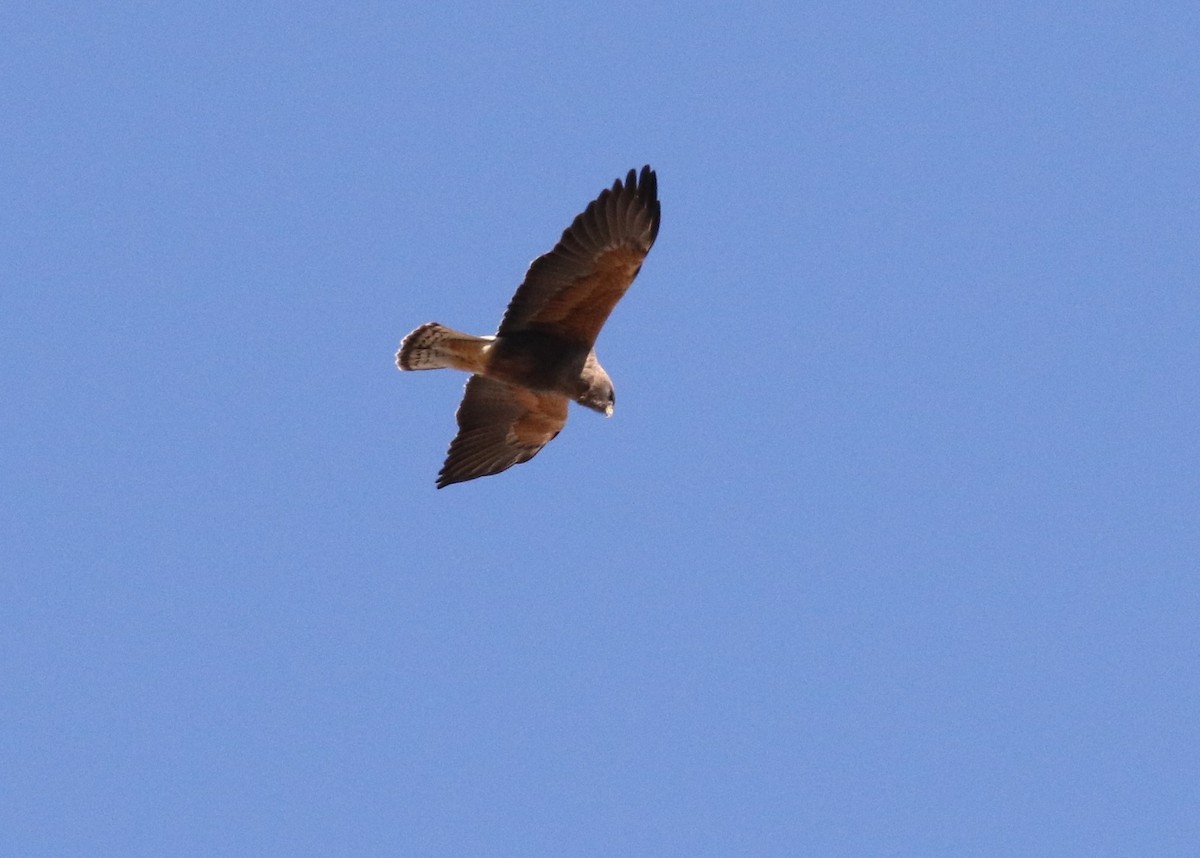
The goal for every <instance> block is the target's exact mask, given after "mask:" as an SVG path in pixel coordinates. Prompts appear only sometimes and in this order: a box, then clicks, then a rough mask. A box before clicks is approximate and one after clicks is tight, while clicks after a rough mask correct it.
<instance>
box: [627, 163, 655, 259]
mask: <svg viewBox="0 0 1200 858" xmlns="http://www.w3.org/2000/svg"><path fill="white" fill-rule="evenodd" d="M628 181H629V182H630V185H631V186H632V184H633V170H630V171H629V180H628ZM637 196H638V199H639V200H641V201H642V203H643V204H644V205H645V206H646V209H647V210H648V211H649V212H650V243H651V244H653V243H654V239H656V238H658V223H659V221H660V220H661V219H662V205H661V204H660V203H659V201H658V174H657V173H655V172H654V171H653V170H651V169H650V165H649V164H646V165H644V166H643V167H642V175H641V177H640V178H639V181H638V183H637Z"/></svg>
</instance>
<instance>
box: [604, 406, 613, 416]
mask: <svg viewBox="0 0 1200 858" xmlns="http://www.w3.org/2000/svg"><path fill="white" fill-rule="evenodd" d="M612 413H613V407H612V404H611V403H610V404H608V405H605V406H604V416H605V417H612Z"/></svg>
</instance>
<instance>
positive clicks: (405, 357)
mask: <svg viewBox="0 0 1200 858" xmlns="http://www.w3.org/2000/svg"><path fill="white" fill-rule="evenodd" d="M493 339H495V337H476V336H472V335H471V334H464V333H463V332H462V331H456V330H454V329H453V328H447V327H446V326H445V325H441V324H438V323H437V322H426V323H425V324H424V325H421V327H419V328H417V329H416V330H415V331H413V332H412V333H411V334H409V335H408V336H407V337H405V338H404V341H403V342H402V343H400V350H399V351H398V352H396V366H397V367H399V368H400V369H404V370H419V369H462V370H466V371H467V372H477V371H478V370H479V369H480V368H482V366H483V359H484V355H483V349H484V347H485V346H487V344H488V343H490V342H491V341H492V340H493Z"/></svg>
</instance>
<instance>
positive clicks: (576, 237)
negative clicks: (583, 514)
mask: <svg viewBox="0 0 1200 858" xmlns="http://www.w3.org/2000/svg"><path fill="white" fill-rule="evenodd" d="M659 214H660V212H659V202H658V179H657V177H656V176H655V174H654V171H653V170H651V169H650V167H649V166H645V167H642V170H641V174H640V175H639V174H638V173H637V171H635V170H630V171H629V175H627V176H626V177H625V181H624V182H622V181H621V180H620V179H617V181H615V182H613V186H612V187H611V188H606V189H604V190H603V191H601V192H600V196H598V197H596V199H594V200H593V201H592V202H590V203H589V204H588V206H587V208H586V209H584V210H583V213H582V214H580V215H579V216H578V217H576V218H575V220H574V221H573V222H572V223H571V225H570V226H569V227H567V229H566V230H564V231H563V234H562V238H561V239H559V242H558V244H556V245H555V246H554V249H553V250H551V251H550V252H549V253H546V254H544V255H542V256H539V257H538V258H537V259H535V260H534V261H533V262H532V264H530V266H529V270H528V271H526V272H525V280H524V281H523V282H522V283H521V285H520V286H519V287H517V291H516V293H515V294H514V295H513V297H512V301H510V302H509V305H508V309H507V310H506V311H505V313H504V318H503V319H501V321H500V328H499V329H498V330H497V331H496V334H495V336H491V337H476V336H472V335H471V334H464V333H462V332H461V331H456V330H454V329H452V328H448V327H446V326H445V325H441V324H438V323H437V322H429V323H428V324H424V325H421V327H419V328H417V329H416V330H415V331H413V332H412V333H411V334H409V335H408V336H407V337H405V338H404V341H403V342H402V343H401V344H400V350H399V351H398V352H396V366H397V367H399V368H400V369H402V370H419V369H443V368H447V367H448V368H450V369H460V370H465V371H466V372H469V373H471V377H470V378H469V379H467V386H466V391H465V392H464V394H463V398H462V403H461V404H460V405H459V406H458V414H457V419H458V434H457V435H456V436H455V437H454V440H453V441H451V442H450V450H449V452H448V453H447V454H446V462H445V464H444V465H442V470H441V471H440V472H439V473H438V479H437V487H438V488H439V489H440V488H444V487H446V486H448V485H450V484H452V483H461V482H464V481H466V480H473V479H476V478H477V477H486V476H490V475H492V474H498V473H500V472H501V471H504V470H507V469H508V468H511V467H512V466H513V465H517V464H520V463H521V462H528V461H529V460H530V459H532V458H533V457H534V456H535V455H537V453H538V451H539V450H541V449H542V448H543V447H545V446H546V445H547V444H548V443H550V441H552V440H553V439H554V437H555V436H556V435H558V433H559V431H560V430H561V429H562V428H563V425H564V424H565V423H566V422H567V403H568V402H570V401H575V402H578V403H579V404H580V405H583V406H586V407H587V408H591V409H592V410H593V411H599V412H600V413H601V414H603V415H604V416H606V417H611V416H612V413H613V404H614V402H615V401H616V399H615V397H614V395H613V384H612V380H611V379H610V378H609V377H608V373H606V372H605V371H604V367H602V366H600V362H599V361H598V360H596V350H595V345H596V337H597V335H598V334H599V333H600V329H601V328H602V327H603V326H604V322H605V320H607V319H608V315H609V313H611V312H612V309H613V307H614V306H616V303H617V301H619V300H620V299H621V296H622V295H624V294H625V290H627V289H628V288H629V285H630V284H631V283H633V279H634V278H635V277H637V275H638V271H640V270H641V268H642V260H644V259H645V258H646V254H647V253H648V252H649V251H650V247H651V245H653V244H654V239H655V237H656V236H657V235H658V221H659Z"/></svg>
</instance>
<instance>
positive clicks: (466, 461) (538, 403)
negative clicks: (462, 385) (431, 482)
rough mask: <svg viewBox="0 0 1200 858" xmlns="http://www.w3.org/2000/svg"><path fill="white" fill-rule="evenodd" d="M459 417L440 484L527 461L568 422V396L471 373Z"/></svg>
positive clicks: (438, 481)
mask: <svg viewBox="0 0 1200 858" xmlns="http://www.w3.org/2000/svg"><path fill="white" fill-rule="evenodd" d="M457 416H458V434H457V435H456V436H454V440H453V441H451V442H450V451H449V452H448V453H447V454H446V463H445V464H444V465H442V470H441V471H440V472H439V473H438V480H437V487H438V488H439V489H440V488H444V487H446V486H448V485H450V484H451V483H461V482H464V481H466V480H473V479H475V478H476V477H486V476H489V475H491V474H498V473H500V472H501V471H503V470H506V469H508V468H511V467H512V466H513V465H517V464H520V463H521V462H528V461H529V460H530V459H532V458H533V457H534V456H536V455H537V453H538V451H539V450H541V449H542V447H545V446H546V445H547V444H548V443H550V441H552V440H553V439H554V436H555V435H557V434H558V433H559V431H560V430H561V429H562V428H563V425H564V424H565V423H566V422H567V399H566V397H564V396H561V395H559V394H557V393H540V392H537V391H533V390H529V389H528V388H524V387H513V386H512V385H508V384H504V383H503V382H500V381H494V380H493V379H490V378H485V377H483V376H482V375H473V376H471V377H470V378H469V379H467V389H466V392H465V393H464V394H463V399H462V404H461V405H459V406H458V415H457Z"/></svg>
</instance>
